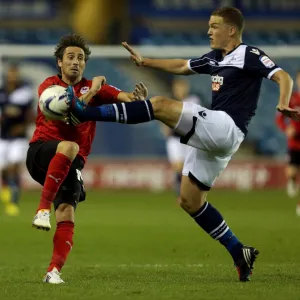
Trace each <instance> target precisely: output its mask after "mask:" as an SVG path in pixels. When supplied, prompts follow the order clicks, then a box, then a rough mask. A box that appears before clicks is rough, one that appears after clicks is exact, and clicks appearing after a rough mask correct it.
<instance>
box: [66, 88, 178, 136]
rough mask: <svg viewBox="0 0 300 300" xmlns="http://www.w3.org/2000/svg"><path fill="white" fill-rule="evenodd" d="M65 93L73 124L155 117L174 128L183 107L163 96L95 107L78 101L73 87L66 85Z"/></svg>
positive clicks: (141, 119)
mask: <svg viewBox="0 0 300 300" xmlns="http://www.w3.org/2000/svg"><path fill="white" fill-rule="evenodd" d="M67 93H68V100H69V104H70V122H71V123H72V124H74V125H77V124H80V123H82V122H84V121H102V122H117V123H123V124H138V123H144V122H149V121H152V120H154V119H156V120H160V121H162V122H163V123H165V124H166V125H167V126H169V127H171V128H174V127H175V126H176V124H177V123H178V120H179V118H180V115H181V112H182V107H183V104H182V102H179V101H176V100H172V99H168V98H166V97H163V96H156V97H152V98H151V99H150V100H146V101H134V102H130V103H115V104H107V105H101V106H97V107H95V106H87V105H85V103H83V102H82V101H80V100H79V99H78V98H77V97H76V96H75V93H74V90H73V87H68V88H67ZM183 134H184V133H183Z"/></svg>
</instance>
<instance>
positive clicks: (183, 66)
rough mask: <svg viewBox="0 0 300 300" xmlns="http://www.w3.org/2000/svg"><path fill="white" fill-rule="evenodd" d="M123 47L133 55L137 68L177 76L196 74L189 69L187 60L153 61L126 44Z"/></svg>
mask: <svg viewBox="0 0 300 300" xmlns="http://www.w3.org/2000/svg"><path fill="white" fill-rule="evenodd" d="M122 45H123V47H124V48H125V49H127V50H128V51H129V53H130V54H131V59H132V60H133V61H134V63H135V64H136V65H137V66H143V67H149V68H154V69H158V70H161V71H165V72H168V73H172V74H175V75H190V74H193V73H194V72H193V71H192V70H190V68H189V61H188V60H186V59H152V58H146V57H143V56H141V55H140V54H139V53H138V52H136V51H135V50H133V48H131V47H130V46H129V45H128V44H127V43H126V42H123V43H122Z"/></svg>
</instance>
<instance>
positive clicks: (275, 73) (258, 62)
mask: <svg viewBox="0 0 300 300" xmlns="http://www.w3.org/2000/svg"><path fill="white" fill-rule="evenodd" d="M244 69H245V70H247V71H250V72H251V73H253V74H255V75H259V76H263V77H265V78H268V79H270V80H272V81H275V82H276V83H277V84H278V85H279V90H280V95H279V101H278V104H277V106H276V108H277V110H278V111H279V112H281V113H282V114H284V115H285V116H286V117H289V118H292V119H294V120H300V113H299V112H298V111H297V110H296V109H293V108H291V107H290V106H289V102H290V98H291V95H292V89H293V80H292V78H291V77H290V75H289V74H288V73H287V72H285V71H283V70H282V69H281V68H280V67H278V66H277V65H276V64H275V63H274V62H273V61H272V60H271V59H270V58H269V57H268V56H267V54H266V53H264V52H263V51H262V50H260V49H257V48H251V47H247V48H246V54H245V64H244Z"/></svg>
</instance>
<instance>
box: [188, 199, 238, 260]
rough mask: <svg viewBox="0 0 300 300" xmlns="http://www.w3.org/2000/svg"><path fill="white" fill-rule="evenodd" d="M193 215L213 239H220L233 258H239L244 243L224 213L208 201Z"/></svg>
mask: <svg viewBox="0 0 300 300" xmlns="http://www.w3.org/2000/svg"><path fill="white" fill-rule="evenodd" d="M191 217H192V218H194V220H195V221H196V222H197V224H198V225H199V226H200V227H201V228H202V229H204V230H205V231H206V232H207V233H208V234H209V235H210V236H211V237H212V238H213V239H215V240H218V241H219V242H220V243H221V244H222V245H223V246H225V248H226V249H227V250H228V252H229V253H230V254H231V256H232V258H233V260H236V259H238V258H239V256H240V253H241V251H240V250H241V248H242V247H243V244H242V243H241V242H240V241H239V240H238V239H237V237H236V236H235V235H234V234H233V233H232V231H231V230H230V228H229V227H228V225H227V224H226V222H225V220H224V219H223V217H222V215H221V214H220V213H219V212H218V211H217V210H216V209H215V208H214V207H213V206H212V205H211V204H210V203H208V202H205V203H204V205H203V206H202V207H201V208H200V209H199V210H198V211H197V212H196V213H194V214H191Z"/></svg>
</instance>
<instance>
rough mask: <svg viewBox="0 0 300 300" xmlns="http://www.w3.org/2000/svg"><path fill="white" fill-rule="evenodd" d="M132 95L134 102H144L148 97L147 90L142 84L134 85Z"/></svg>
mask: <svg viewBox="0 0 300 300" xmlns="http://www.w3.org/2000/svg"><path fill="white" fill-rule="evenodd" d="M132 93H133V96H134V100H135V101H136V100H146V99H147V97H148V89H147V87H146V86H145V85H144V84H143V83H142V82H140V83H138V84H136V85H135V89H134V91H133V92H132Z"/></svg>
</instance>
